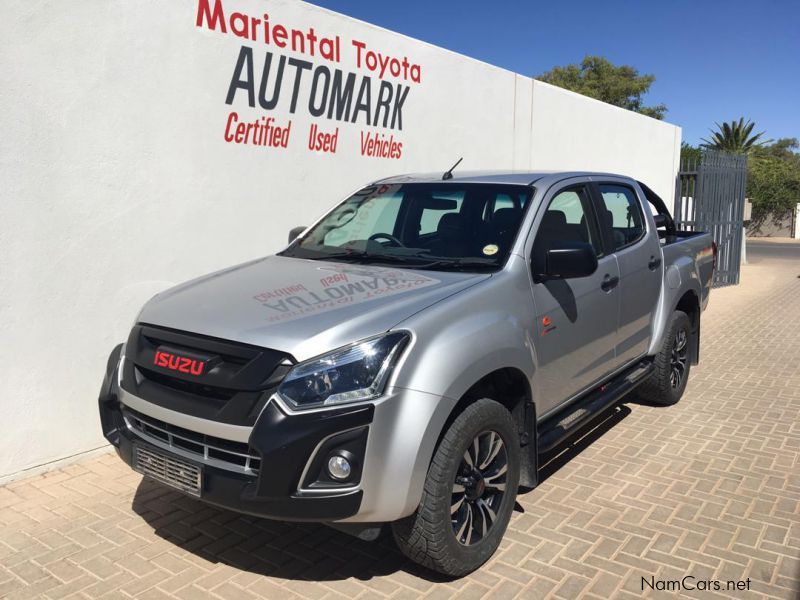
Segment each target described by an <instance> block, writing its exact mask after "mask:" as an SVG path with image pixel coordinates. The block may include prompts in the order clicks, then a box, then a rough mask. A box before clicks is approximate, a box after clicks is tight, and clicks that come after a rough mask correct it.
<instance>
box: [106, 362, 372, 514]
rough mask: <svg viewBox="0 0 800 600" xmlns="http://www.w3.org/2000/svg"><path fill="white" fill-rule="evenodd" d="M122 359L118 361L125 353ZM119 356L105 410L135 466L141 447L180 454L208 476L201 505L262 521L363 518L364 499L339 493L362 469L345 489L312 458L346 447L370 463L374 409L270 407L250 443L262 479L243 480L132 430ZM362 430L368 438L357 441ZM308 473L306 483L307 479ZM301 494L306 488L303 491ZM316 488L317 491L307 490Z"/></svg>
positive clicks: (112, 436)
mask: <svg viewBox="0 0 800 600" xmlns="http://www.w3.org/2000/svg"><path fill="white" fill-rule="evenodd" d="M117 358H118V354H117ZM116 362H117V360H115V358H114V353H112V357H111V358H110V359H109V368H110V371H108V372H107V374H106V379H105V380H104V381H103V388H102V390H101V393H100V399H99V409H100V420H101V423H102V426H103V433H104V435H105V437H106V439H107V440H108V441H109V442H110V443H111V444H112V445H114V446H115V447H116V449H117V452H118V454H119V456H120V457H121V458H122V460H123V461H125V462H126V463H127V464H128V465H130V466H131V467H133V461H134V446H142V447H145V448H147V449H148V450H150V451H152V452H156V453H159V454H162V455H171V454H172V455H173V456H176V458H179V459H180V460H182V461H185V462H191V463H192V464H195V465H197V466H199V467H200V469H201V470H202V489H201V495H200V500H202V501H203V502H207V503H209V504H213V505H216V506H220V507H223V508H227V509H230V510H234V511H237V512H242V513H247V514H251V515H255V516H258V517H266V518H273V519H278V520H286V521H321V522H330V521H337V520H341V519H345V518H347V517H351V516H353V515H355V514H356V513H358V510H359V508H360V506H361V498H362V495H363V493H362V492H361V490H358V491H355V492H346V491H341V492H337V490H336V488H337V487H350V488H352V487H353V486H354V485H355V484H357V483H358V482H359V479H358V478H360V474H361V470H360V464H359V465H358V468H357V469H356V470H354V481H350V482H348V483H347V484H341V485H338V486H337V484H336V483H335V482H332V481H330V480H326V478H325V477H324V475H322V474H318V473H316V471H315V469H316V468H317V467H318V463H319V462H320V461H319V459H317V460H315V461H314V462H313V463H312V464H311V468H309V469H306V465H307V464H308V462H309V460H310V459H311V457H312V455H315V452H316V456H319V455H320V454H321V453H323V452H327V447H328V445H330V443H331V442H332V441H333V442H336V440H341V442H339V443H340V444H341V445H342V447H346V448H347V449H348V450H349V451H351V455H355V456H357V457H358V454H359V453H361V456H360V457H358V459H359V461H360V462H363V452H364V450H365V447H366V436H367V432H368V425H369V424H370V423H371V422H372V416H373V412H374V409H373V407H372V406H371V405H370V406H362V407H357V408H349V409H347V408H343V409H339V410H335V411H325V412H319V413H309V414H300V415H288V414H285V413H284V412H283V411H282V410H281V409H280V408H279V407H278V406H277V405H276V404H275V403H274V402H270V403H269V404H268V405H267V407H266V408H265V409H264V411H263V413H262V414H261V416H260V417H259V419H258V421H257V422H256V425H255V427H254V428H253V432H252V434H251V437H250V441H249V446H250V448H251V449H252V450H253V451H254V452H255V453H257V454H258V455H259V456H260V457H261V465H260V470H259V473H258V474H257V475H252V474H245V473H238V472H235V471H232V470H228V469H223V468H218V467H216V466H212V465H209V464H207V463H205V462H203V461H202V460H200V458H201V457H199V456H198V460H191V459H189V458H187V456H186V455H185V454H181V455H180V456H178V455H176V454H175V453H172V452H170V451H169V450H166V449H165V448H162V447H158V446H156V445H154V444H152V443H150V442H149V441H147V440H145V439H143V438H142V437H141V436H140V435H138V434H137V433H136V432H134V431H131V430H130V429H129V428H128V427H127V426H126V424H125V421H124V419H123V414H122V410H123V405H122V404H121V402H120V391H119V388H118V387H117V384H116V382H115V377H114V370H115V369H116ZM359 431H361V432H362V433H363V435H360V436H359V435H354V432H356V433H358V432H359ZM304 471H305V472H306V474H305V476H304V480H303V481H302V482H301V481H300V478H301V476H303V473H304ZM299 488H302V490H300V489H299ZM308 489H311V490H313V492H308V491H303V490H308Z"/></svg>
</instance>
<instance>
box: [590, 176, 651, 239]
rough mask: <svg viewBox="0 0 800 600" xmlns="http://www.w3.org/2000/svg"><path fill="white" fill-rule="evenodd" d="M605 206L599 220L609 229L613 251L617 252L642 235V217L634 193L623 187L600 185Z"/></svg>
mask: <svg viewBox="0 0 800 600" xmlns="http://www.w3.org/2000/svg"><path fill="white" fill-rule="evenodd" d="M599 187H600V194H601V195H602V197H603V204H604V205H605V212H604V214H601V215H600V219H601V220H602V221H603V222H604V224H605V225H606V226H607V227H608V228H610V229H611V235H612V242H613V244H614V249H615V250H619V249H620V248H624V247H625V246H628V245H629V244H632V243H634V242H636V241H638V240H639V239H640V238H641V237H642V236H643V235H644V230H645V228H644V217H643V215H642V208H641V206H640V205H639V200H638V199H637V198H636V194H635V193H634V191H633V190H632V189H631V188H629V187H628V186H625V185H616V184H600V186H599Z"/></svg>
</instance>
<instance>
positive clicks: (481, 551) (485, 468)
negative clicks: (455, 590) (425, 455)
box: [392, 398, 520, 577]
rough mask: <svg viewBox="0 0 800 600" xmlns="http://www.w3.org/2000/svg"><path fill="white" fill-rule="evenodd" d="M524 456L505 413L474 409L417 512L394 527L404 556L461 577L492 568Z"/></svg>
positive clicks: (444, 448)
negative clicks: (488, 563)
mask: <svg viewBox="0 0 800 600" xmlns="http://www.w3.org/2000/svg"><path fill="white" fill-rule="evenodd" d="M519 452H520V447H519V435H518V433H517V426H516V424H515V423H514V420H513V419H512V417H511V413H509V411H508V410H507V409H506V408H505V407H503V406H502V405H501V404H499V403H498V402H495V401H494V400H490V399H488V398H484V399H481V400H478V401H477V402H474V403H473V404H470V405H469V406H468V407H467V408H466V409H465V410H464V412H462V413H461V414H460V415H458V417H456V419H455V421H453V423H452V425H450V427H449V428H448V430H447V432H446V433H445V435H444V437H443V438H442V441H441V443H440V444H439V447H438V448H437V449H436V452H435V454H434V456H433V460H432V461H431V465H430V467H429V468H428V477H427V479H426V480H425V487H424V489H423V492H422V499H421V501H420V505H419V507H418V508H417V510H416V512H414V514H412V515H411V516H409V517H406V518H405V519H402V520H400V521H396V522H395V523H392V532H393V533H394V538H395V541H396V542H397V545H398V546H399V547H400V550H401V551H402V552H403V554H405V555H406V556H408V557H409V558H410V559H411V560H413V561H415V562H417V563H419V564H421V565H424V566H426V567H428V568H430V569H433V570H434V571H438V572H439V573H443V574H445V575H449V576H453V577H459V576H462V575H466V574H467V573H470V572H471V571H474V570H475V569H477V568H478V567H480V566H481V565H482V564H483V563H485V562H486V561H487V560H488V559H489V558H490V557H491V556H492V554H494V552H495V550H497V547H498V546H499V545H500V541H501V540H502V539H503V534H504V533H505V531H506V528H507V527H508V522H509V520H510V519H511V513H512V511H513V510H514V502H515V500H516V497H517V487H518V485H519V464H520V457H519Z"/></svg>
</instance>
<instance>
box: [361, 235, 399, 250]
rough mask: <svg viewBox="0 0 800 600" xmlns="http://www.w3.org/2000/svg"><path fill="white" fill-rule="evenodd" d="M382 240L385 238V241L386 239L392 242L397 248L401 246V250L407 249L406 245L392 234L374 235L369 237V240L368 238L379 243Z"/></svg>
mask: <svg viewBox="0 0 800 600" xmlns="http://www.w3.org/2000/svg"><path fill="white" fill-rule="evenodd" d="M381 238H383V239H385V240H389V241H390V242H392V243H393V244H394V245H395V246H400V247H401V248H405V247H406V245H405V244H404V243H403V242H401V241H400V240H398V239H397V238H396V237H394V236H393V235H392V234H391V233H373V234H372V235H371V236H369V238H367V239H370V240H373V241H378V240H379V239H381Z"/></svg>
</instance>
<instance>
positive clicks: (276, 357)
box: [122, 324, 294, 427]
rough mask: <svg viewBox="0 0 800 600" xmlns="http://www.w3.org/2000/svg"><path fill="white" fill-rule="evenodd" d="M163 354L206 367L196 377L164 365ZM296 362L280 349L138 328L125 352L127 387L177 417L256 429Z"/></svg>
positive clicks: (150, 327)
mask: <svg viewBox="0 0 800 600" xmlns="http://www.w3.org/2000/svg"><path fill="white" fill-rule="evenodd" d="M160 352H165V353H169V354H170V356H173V355H177V356H182V357H184V358H190V359H192V360H196V361H200V362H201V364H202V365H205V367H204V368H202V369H200V370H199V371H198V372H194V371H187V370H180V369H177V365H176V366H171V365H164V364H162V363H161V362H160V361H159V359H158V357H159V353H160ZM293 363H294V361H293V359H292V358H291V356H290V355H288V354H286V353H285V352H280V351H278V350H273V349H270V348H262V347H259V346H253V345H249V344H242V343H239V342H232V341H228V340H221V339H218V338H211V337H207V336H203V335H199V334H195V333H188V332H182V331H175V330H172V329H166V328H163V327H156V326H153V325H146V324H137V325H135V326H134V327H133V329H132V330H131V334H130V336H129V337H128V343H127V345H126V347H125V361H124V362H123V366H122V387H123V389H125V390H126V391H127V392H130V393H131V394H133V395H134V396H138V397H139V398H143V399H145V400H147V401H148V402H152V403H153V404H157V405H159V406H161V407H163V408H166V409H168V410H171V411H174V412H179V413H183V414H186V415H190V416H193V417H197V418H199V419H206V420H209V421H217V422H219V423H227V424H230V425H240V426H249V427H252V426H253V425H254V424H255V422H256V419H257V418H258V415H259V414H260V413H261V410H262V409H263V408H264V405H265V404H266V403H267V401H268V400H269V398H270V396H271V395H272V394H273V393H274V391H275V390H276V389H277V387H278V386H279V385H280V383H281V381H282V380H283V378H284V377H285V376H286V374H287V373H288V372H289V370H290V369H291V367H292V364H293Z"/></svg>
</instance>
